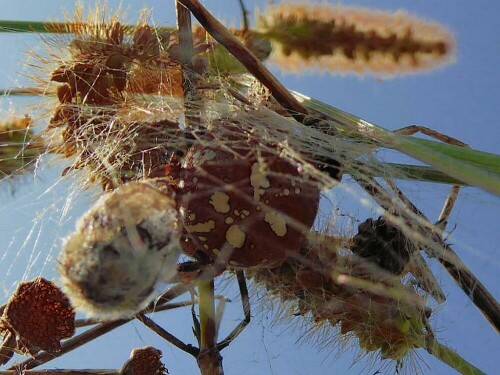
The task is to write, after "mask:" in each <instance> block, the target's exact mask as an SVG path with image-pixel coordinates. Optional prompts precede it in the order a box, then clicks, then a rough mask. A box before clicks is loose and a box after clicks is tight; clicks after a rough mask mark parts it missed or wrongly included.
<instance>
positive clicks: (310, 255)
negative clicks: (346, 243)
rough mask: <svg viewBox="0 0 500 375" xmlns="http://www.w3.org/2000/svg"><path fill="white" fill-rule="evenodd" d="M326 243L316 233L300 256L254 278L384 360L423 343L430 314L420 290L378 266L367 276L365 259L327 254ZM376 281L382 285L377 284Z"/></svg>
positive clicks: (301, 310) (297, 307) (256, 273)
mask: <svg viewBox="0 0 500 375" xmlns="http://www.w3.org/2000/svg"><path fill="white" fill-rule="evenodd" d="M318 245H319V247H318ZM322 246H324V244H322V243H317V242H316V241H315V239H314V238H313V237H311V238H310V241H309V243H308V245H307V246H306V247H304V248H303V249H302V250H301V254H300V256H295V257H293V258H288V259H287V260H286V261H285V263H283V265H281V267H278V268H273V269H259V270H257V271H254V274H253V276H254V280H255V281H257V282H258V283H262V284H264V286H265V287H266V288H267V289H268V290H269V291H271V293H273V294H275V295H276V296H278V297H279V298H280V299H281V301H283V302H287V303H288V304H291V305H292V306H293V307H292V308H293V309H294V312H295V315H302V316H304V317H308V318H309V317H310V318H312V320H313V321H314V322H315V324H317V325H318V326H321V325H323V324H329V325H331V326H336V325H339V326H340V333H341V334H342V335H350V336H355V337H357V338H358V339H359V344H360V347H361V348H362V349H363V350H365V351H367V352H370V351H375V350H380V353H381V354H382V356H383V357H384V358H391V359H394V360H401V359H402V358H403V357H404V356H406V355H407V354H408V353H409V352H410V351H411V350H413V349H414V348H416V347H422V346H423V341H424V334H425V332H424V324H423V317H424V316H426V314H428V313H429V312H428V311H427V309H426V308H425V307H423V306H424V303H425V301H424V300H423V299H422V298H421V297H420V296H418V295H417V294H416V293H415V291H414V289H413V288H412V287H409V286H406V285H404V284H402V283H401V280H400V278H399V277H394V276H391V275H390V274H389V273H386V275H384V274H383V273H382V271H379V274H377V273H375V274H374V273H373V270H372V272H371V273H369V274H368V275H367V276H368V277H369V278H368V279H363V277H365V271H366V267H364V266H363V264H361V265H360V264H359V262H360V261H362V263H366V261H365V260H360V258H358V257H356V256H353V255H348V254H347V253H342V252H337V251H335V249H331V250H332V252H333V253H334V254H336V255H334V256H329V257H326V256H325V254H322V253H323V252H324V249H321V247H322ZM363 269H364V271H363ZM377 269H378V270H380V269H379V268H378V267H377ZM360 270H361V272H360ZM339 274H342V275H346V276H347V275H349V277H353V278H356V279H358V280H363V281H366V283H365V286H364V287H363V288H359V287H356V286H355V284H352V285H351V284H347V283H345V284H344V283H340V282H338V281H337V280H336V279H337V277H336V276H335V275H339ZM372 282H373V286H376V285H378V286H379V287H380V286H381V288H379V290H376V288H375V287H374V288H371V286H372ZM358 285H361V284H358ZM372 289H373V290H372ZM387 291H393V293H392V295H391V294H390V293H387ZM415 301H418V303H414V302H415ZM297 309H298V311H297ZM322 345H323V344H322Z"/></svg>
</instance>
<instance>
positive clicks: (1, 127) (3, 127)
mask: <svg viewBox="0 0 500 375" xmlns="http://www.w3.org/2000/svg"><path fill="white" fill-rule="evenodd" d="M31 125H32V121H31V118H30V117H28V116H25V117H15V118H12V119H10V120H7V121H0V177H3V176H2V175H5V176H13V175H19V174H22V173H23V172H26V171H28V170H30V169H31V168H33V165H34V161H35V160H36V159H37V158H38V157H39V156H40V155H41V154H42V153H43V152H44V151H45V150H46V149H45V147H44V146H43V144H42V142H41V141H40V140H39V139H35V136H34V133H33V130H32V129H31Z"/></svg>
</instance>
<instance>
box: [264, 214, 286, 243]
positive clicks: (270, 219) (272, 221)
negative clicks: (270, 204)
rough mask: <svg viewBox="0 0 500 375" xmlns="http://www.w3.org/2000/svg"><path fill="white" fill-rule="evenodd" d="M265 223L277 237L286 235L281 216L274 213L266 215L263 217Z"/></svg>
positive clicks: (284, 224) (284, 223)
mask: <svg viewBox="0 0 500 375" xmlns="http://www.w3.org/2000/svg"><path fill="white" fill-rule="evenodd" d="M264 220H265V221H266V223H269V225H270V226H271V229H272V230H273V232H274V233H275V234H276V235H277V236H278V237H283V236H284V235H285V234H286V230H287V228H286V221H285V218H284V217H283V215H281V214H280V213H278V212H276V211H271V212H268V213H266V216H264Z"/></svg>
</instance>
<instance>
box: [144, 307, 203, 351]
mask: <svg viewBox="0 0 500 375" xmlns="http://www.w3.org/2000/svg"><path fill="white" fill-rule="evenodd" d="M137 319H138V320H139V321H140V322H141V323H143V324H144V325H145V326H146V327H148V328H149V329H151V330H152V331H153V332H155V333H156V334H158V335H159V336H160V337H162V338H164V339H165V340H167V341H168V342H169V343H171V344H172V345H174V346H176V347H178V348H179V349H181V350H183V351H185V352H186V353H189V354H191V355H192V356H194V357H197V356H198V353H199V349H198V348H195V347H193V346H192V345H189V344H185V343H183V342H182V341H181V340H179V339H178V338H177V337H175V336H173V335H172V334H170V333H169V332H167V331H166V330H165V329H163V328H162V327H161V326H160V325H158V324H156V323H155V322H154V321H153V320H152V319H150V318H148V317H147V316H146V315H144V314H143V313H140V314H137Z"/></svg>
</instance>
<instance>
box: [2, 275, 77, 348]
mask: <svg viewBox="0 0 500 375" xmlns="http://www.w3.org/2000/svg"><path fill="white" fill-rule="evenodd" d="M1 320H2V326H3V328H4V329H5V328H6V329H7V331H10V333H13V334H15V337H16V341H17V344H16V346H17V349H16V350H17V351H19V352H21V353H28V354H30V355H35V354H36V353H37V352H39V351H40V350H44V351H48V352H54V351H57V350H59V349H60V348H61V343H60V340H61V339H65V338H68V337H71V336H73V334H74V333H75V326H74V320H75V312H74V310H73V308H72V307H71V305H70V303H69V300H68V298H67V297H66V296H65V295H64V293H63V292H61V290H59V288H57V287H56V286H55V285H54V284H53V283H52V282H50V281H47V280H45V279H43V278H37V279H35V280H34V281H30V282H23V283H21V284H19V287H18V288H17V290H16V292H15V293H14V295H13V296H12V298H11V299H10V300H9V302H8V303H7V307H6V308H5V311H4V314H3V316H2V318H1Z"/></svg>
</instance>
